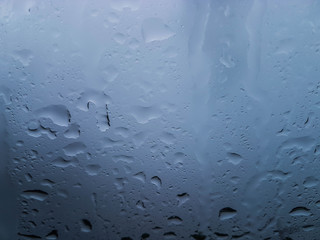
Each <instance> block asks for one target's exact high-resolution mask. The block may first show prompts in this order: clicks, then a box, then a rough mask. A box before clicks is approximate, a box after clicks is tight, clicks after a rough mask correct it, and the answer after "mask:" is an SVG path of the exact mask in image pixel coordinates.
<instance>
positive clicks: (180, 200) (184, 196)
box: [177, 193, 190, 207]
mask: <svg viewBox="0 0 320 240" xmlns="http://www.w3.org/2000/svg"><path fill="white" fill-rule="evenodd" d="M177 199H178V207H181V206H182V205H183V204H184V203H186V202H187V201H188V200H189V199H190V196H189V194H188V193H181V194H177Z"/></svg>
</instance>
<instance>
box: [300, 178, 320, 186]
mask: <svg viewBox="0 0 320 240" xmlns="http://www.w3.org/2000/svg"><path fill="white" fill-rule="evenodd" d="M318 183H319V180H318V179H317V178H315V177H313V176H310V177H307V178H306V179H305V180H304V181H303V185H304V186H305V187H308V188H311V187H315V186H317V185H318Z"/></svg>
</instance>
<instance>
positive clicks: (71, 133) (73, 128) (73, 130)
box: [63, 123, 80, 139]
mask: <svg viewBox="0 0 320 240" xmlns="http://www.w3.org/2000/svg"><path fill="white" fill-rule="evenodd" d="M63 135H64V137H66V138H72V139H76V138H78V137H79V136H80V126H79V125H78V124H75V123H73V124H71V125H70V126H69V128H68V129H67V130H66V131H65V132H64V134H63Z"/></svg>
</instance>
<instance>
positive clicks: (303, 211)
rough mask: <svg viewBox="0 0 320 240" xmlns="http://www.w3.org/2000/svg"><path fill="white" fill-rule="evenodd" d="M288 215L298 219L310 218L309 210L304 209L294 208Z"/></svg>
mask: <svg viewBox="0 0 320 240" xmlns="http://www.w3.org/2000/svg"><path fill="white" fill-rule="evenodd" d="M290 215H291V216H294V217H299V216H305V217H306V216H310V215H311V213H310V209H308V208H306V207H295V208H293V209H292V210H291V211H290Z"/></svg>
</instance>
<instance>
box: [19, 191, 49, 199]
mask: <svg viewBox="0 0 320 240" xmlns="http://www.w3.org/2000/svg"><path fill="white" fill-rule="evenodd" d="M21 196H22V197H24V198H26V199H35V200H38V201H44V200H45V199H46V198H47V197H48V193H47V192H45V191H42V190H26V191H23V193H22V194H21Z"/></svg>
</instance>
